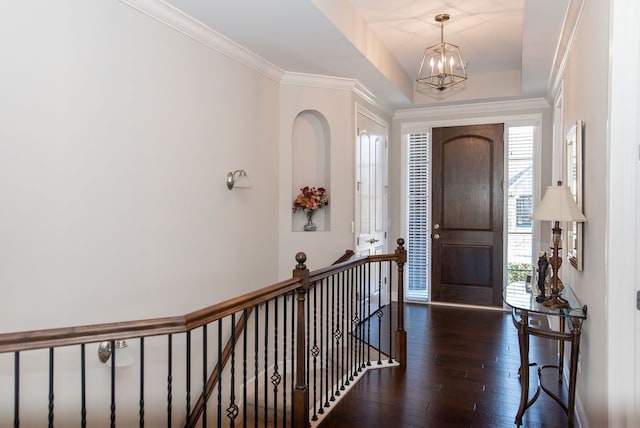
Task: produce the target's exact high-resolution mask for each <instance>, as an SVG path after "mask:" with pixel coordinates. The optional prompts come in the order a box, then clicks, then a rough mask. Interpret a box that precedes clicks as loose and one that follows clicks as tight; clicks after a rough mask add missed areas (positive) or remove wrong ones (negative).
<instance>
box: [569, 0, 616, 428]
mask: <svg viewBox="0 0 640 428" xmlns="http://www.w3.org/2000/svg"><path fill="white" fill-rule="evenodd" d="M607 16H609V2H608V1H595V2H594V1H587V2H585V8H584V11H583V15H582V19H581V22H580V24H579V27H578V31H577V33H576V36H575V41H574V44H573V47H572V49H571V53H570V56H569V59H568V62H567V66H566V69H565V72H564V91H563V92H564V95H563V121H564V124H563V134H566V132H567V131H568V130H569V129H570V127H571V126H572V125H573V124H574V123H575V122H576V120H578V119H581V120H582V121H583V122H584V134H583V140H584V152H583V153H584V204H583V210H584V214H585V216H586V217H587V223H585V225H584V240H583V242H584V259H583V260H584V269H583V271H582V272H578V271H577V270H575V269H573V268H571V267H570V266H569V267H566V266H565V267H564V269H563V274H564V276H563V281H564V282H565V283H568V284H571V286H572V288H573V290H574V291H575V293H576V296H577V297H578V299H580V301H581V302H582V303H583V304H586V305H587V306H588V319H587V321H586V322H585V323H584V325H583V329H582V331H583V335H582V343H581V371H580V373H579V374H578V384H577V386H578V395H579V396H580V399H581V400H582V403H583V405H584V410H585V413H586V419H587V421H588V424H589V426H592V427H601V426H607V408H606V403H607V396H608V393H609V392H608V391H607V378H606V364H607V361H606V349H607V335H606V325H607V313H606V307H605V295H606V290H607V287H609V286H610V284H607V281H606V276H605V274H606V264H605V262H606V259H607V254H606V251H605V249H606V246H605V242H606V240H607V237H606V230H607V229H606V223H607V216H608V214H607V208H606V203H605V201H606V200H607V193H608V192H607V185H608V184H607V181H608V179H607V175H608V168H607V144H606V142H607V114H608V89H609V88H608V85H607V84H606V82H607V76H608V61H607V56H608V55H607V52H608V49H609V29H608V21H607V19H606V17H607ZM596 52H597V53H598V54H597V55H596V57H602V58H603V60H602V61H597V60H594V53H596ZM596 82H602V84H595V83H596ZM614 215H615V213H614Z"/></svg>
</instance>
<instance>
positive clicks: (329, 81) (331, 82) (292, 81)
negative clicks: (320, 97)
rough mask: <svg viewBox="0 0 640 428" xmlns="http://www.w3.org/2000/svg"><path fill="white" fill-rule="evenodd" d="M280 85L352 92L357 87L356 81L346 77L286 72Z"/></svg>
mask: <svg viewBox="0 0 640 428" xmlns="http://www.w3.org/2000/svg"><path fill="white" fill-rule="evenodd" d="M280 83H282V84H283V85H292V86H309V87H313V88H322V89H337V90H341V91H352V90H353V89H354V88H355V86H356V81H355V80H354V79H347V78H344V77H333V76H322V75H319V74H307V73H295V72H291V71H285V72H283V73H282V78H281V79H280Z"/></svg>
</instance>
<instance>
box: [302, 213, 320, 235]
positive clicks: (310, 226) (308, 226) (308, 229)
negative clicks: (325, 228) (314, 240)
mask: <svg viewBox="0 0 640 428" xmlns="http://www.w3.org/2000/svg"><path fill="white" fill-rule="evenodd" d="M314 213H315V211H307V212H306V213H305V214H306V215H307V222H306V223H305V225H304V227H303V229H304V231H305V232H315V231H316V230H317V229H318V226H317V225H316V224H315V223H314V222H313V220H312V218H313V214H314Z"/></svg>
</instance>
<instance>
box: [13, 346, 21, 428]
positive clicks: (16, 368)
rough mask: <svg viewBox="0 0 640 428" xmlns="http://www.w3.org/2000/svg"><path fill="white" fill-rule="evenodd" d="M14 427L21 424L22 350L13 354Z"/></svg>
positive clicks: (16, 427)
mask: <svg viewBox="0 0 640 428" xmlns="http://www.w3.org/2000/svg"><path fill="white" fill-rule="evenodd" d="M13 378H14V382H13V428H18V427H19V426H20V352H17V351H16V352H15V353H14V354H13Z"/></svg>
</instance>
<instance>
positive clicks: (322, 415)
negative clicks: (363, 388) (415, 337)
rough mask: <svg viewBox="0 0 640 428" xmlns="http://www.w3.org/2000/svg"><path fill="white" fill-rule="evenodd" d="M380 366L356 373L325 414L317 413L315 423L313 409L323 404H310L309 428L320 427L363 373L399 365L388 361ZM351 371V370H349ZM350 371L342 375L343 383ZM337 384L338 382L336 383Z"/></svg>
mask: <svg viewBox="0 0 640 428" xmlns="http://www.w3.org/2000/svg"><path fill="white" fill-rule="evenodd" d="M381 361H382V364H381V365H378V364H377V363H376V364H371V365H370V366H365V367H364V370H363V371H362V372H358V376H356V377H355V378H354V380H352V381H351V382H349V385H346V384H345V389H344V391H341V392H340V395H336V396H335V401H332V402H331V405H330V406H329V408H325V412H324V413H322V414H320V413H318V414H317V415H316V416H317V417H318V420H316V421H312V420H311V418H312V417H313V409H314V408H323V403H322V400H320V401H318V402H317V403H316V404H315V406H314V405H313V403H311V409H309V421H310V422H309V425H310V426H311V428H315V427H317V426H319V425H320V423H322V421H323V419H324V418H326V417H327V416H328V415H329V413H331V411H333V410H334V409H335V408H336V406H337V405H338V403H339V402H340V400H342V398H344V397H345V396H346V395H347V393H348V392H349V390H350V389H351V388H353V387H354V386H355V385H356V384H357V383H358V382H359V381H360V379H362V378H364V375H365V373H367V372H369V370H380V369H387V368H390V367H399V366H400V363H399V362H397V361H395V360H394V362H393V363H390V362H389V360H388V359H386V360H381ZM350 370H351V369H350ZM350 373H351V372H350V371H347V373H346V374H345V375H344V378H343V381H344V380H346V378H348V377H349V375H350ZM336 382H337V380H336ZM338 383H339V382H338Z"/></svg>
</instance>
